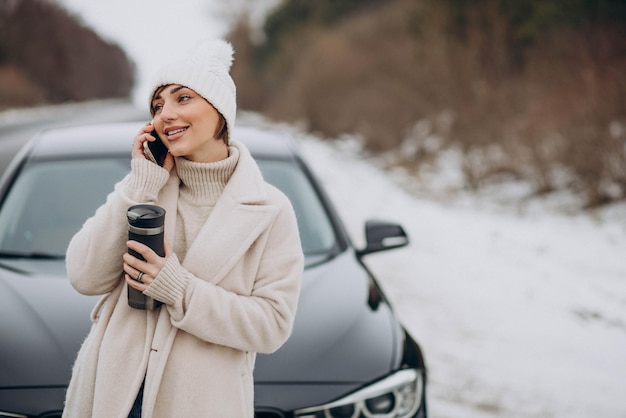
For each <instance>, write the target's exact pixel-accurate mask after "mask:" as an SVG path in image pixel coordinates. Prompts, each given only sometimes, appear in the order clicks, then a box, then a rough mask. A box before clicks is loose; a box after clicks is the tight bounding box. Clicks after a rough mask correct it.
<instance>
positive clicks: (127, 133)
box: [0, 123, 426, 418]
mask: <svg viewBox="0 0 626 418" xmlns="http://www.w3.org/2000/svg"><path fill="white" fill-rule="evenodd" d="M141 125H142V123H115V124H103V125H96V126H80V127H73V128H61V129H54V130H49V131H45V132H43V133H41V134H39V135H38V136H36V137H35V138H33V139H32V140H31V141H30V142H29V143H28V144H27V145H26V146H24V148H23V149H22V150H21V151H20V153H19V154H18V155H17V156H16V157H15V158H14V160H13V162H12V163H11V165H10V166H9V167H8V168H7V170H6V172H5V173H4V175H3V177H2V180H1V181H0V199H1V200H0V202H1V203H0V205H1V206H0V417H46V418H54V417H58V416H60V414H61V410H62V408H63V400H64V396H65V390H66V387H67V384H68V382H69V379H70V374H71V366H72V363H73V361H74V358H75V355H76V353H77V351H78V349H79V346H80V344H81V342H82V340H83V339H84V337H85V336H86V334H87V332H88V330H89V327H90V320H89V313H90V311H91V309H92V307H93V305H94V303H95V302H96V298H94V297H88V296H83V295H80V294H78V293H77V292H76V291H75V290H74V289H73V288H72V287H71V286H70V283H69V281H68V280H67V278H66V272H65V263H64V255H65V251H66V247H67V245H68V242H69V240H70V238H71V237H72V236H73V234H74V233H75V232H77V231H78V229H79V228H80V227H81V225H82V223H83V222H84V220H85V219H86V218H88V217H89V216H91V215H92V214H93V213H94V212H95V209H96V208H97V207H98V206H100V205H101V204H102V203H103V202H104V200H105V197H106V195H107V194H108V193H109V192H110V191H111V190H112V188H113V184H114V183H115V182H117V181H119V180H120V179H121V178H122V177H123V176H124V175H125V174H126V173H127V172H128V171H129V169H130V148H131V142H132V138H133V137H134V136H135V134H136V132H137V131H138V130H139V128H140V126H141ZM234 137H235V138H236V139H238V140H240V141H242V142H244V143H245V144H246V145H247V146H248V147H249V148H250V151H251V152H252V154H253V156H254V157H255V159H256V160H257V161H258V164H259V166H260V167H261V170H262V172H263V175H264V177H265V178H266V180H267V181H269V182H270V183H273V184H275V185H276V186H277V187H279V188H280V189H281V190H283V191H284V192H285V194H286V195H287V196H288V197H289V198H290V199H291V201H292V203H293V205H294V208H295V211H296V215H297V217H298V222H299V228H300V234H301V238H302V246H303V250H304V254H305V258H306V268H305V272H304V277H303V282H302V292H301V295H300V302H299V306H298V312H297V315H296V320H295V324H294V330H293V334H292V335H291V337H290V338H289V340H288V341H287V343H285V345H284V346H283V347H282V348H281V349H280V350H279V351H277V352H276V353H274V354H271V355H259V356H258V357H257V362H256V367H255V410H256V416H257V417H259V418H279V417H290V418H291V417H292V418H322V417H327V418H328V417H332V418H339V417H342V418H343V417H353V418H361V417H380V418H383V417H384V418H401V417H426V395H425V392H426V391H425V383H426V369H425V364H424V358H423V356H422V352H421V350H420V347H419V345H418V344H417V343H416V342H415V341H414V340H413V338H411V336H410V335H409V334H408V333H407V332H406V330H405V329H404V328H403V327H402V325H401V324H400V323H399V322H398V320H397V319H396V317H395V316H394V312H393V310H392V308H391V306H390V304H389V302H388V301H387V300H386V299H385V296H384V295H383V293H382V292H381V289H380V288H379V286H378V284H377V282H376V280H375V278H374V277H373V276H372V274H371V273H370V271H368V269H367V267H366V266H365V265H364V264H363V258H364V257H365V256H366V255H367V254H370V253H373V252H378V251H383V250H389V249H392V248H397V247H401V246H404V245H406V244H407V243H408V238H407V236H406V234H405V233H404V230H403V229H402V227H401V226H399V225H396V224H391V223H387V222H382V221H369V222H367V223H366V225H365V232H366V240H367V245H366V247H365V248H363V249H356V248H354V247H353V246H352V244H351V242H350V240H349V239H348V236H347V234H346V231H345V229H344V227H343V226H342V223H341V221H340V219H339V218H338V216H337V213H336V212H335V211H334V210H333V208H332V205H331V204H330V202H329V200H328V198H327V197H326V195H325V194H324V191H323V189H322V187H321V186H320V184H319V183H318V182H317V181H316V180H315V179H314V176H313V175H312V174H311V172H310V170H309V169H308V168H307V165H306V164H305V162H304V161H303V159H302V157H301V155H300V153H299V151H298V148H297V146H296V145H295V144H294V143H293V142H292V141H290V140H288V139H285V138H280V137H277V134H276V133H271V132H269V131H263V130H261V129H259V128H251V127H248V128H239V129H236V130H235V135H234Z"/></svg>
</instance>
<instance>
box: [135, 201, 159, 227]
mask: <svg viewBox="0 0 626 418" xmlns="http://www.w3.org/2000/svg"><path fill="white" fill-rule="evenodd" d="M126 216H127V217H128V223H129V224H131V225H132V226H134V227H137V228H156V227H159V226H162V225H163V221H164V218H165V209H163V208H162V207H160V206H157V205H150V204H141V205H134V206H131V207H130V208H128V212H126Z"/></svg>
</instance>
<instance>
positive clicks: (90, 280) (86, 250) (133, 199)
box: [65, 158, 169, 295]
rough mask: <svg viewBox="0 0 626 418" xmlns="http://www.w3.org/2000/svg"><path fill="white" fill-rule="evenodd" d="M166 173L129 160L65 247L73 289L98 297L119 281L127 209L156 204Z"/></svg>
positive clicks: (124, 242) (139, 160) (153, 165)
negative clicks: (127, 170) (123, 172)
mask: <svg viewBox="0 0 626 418" xmlns="http://www.w3.org/2000/svg"><path fill="white" fill-rule="evenodd" d="M168 178H169V173H168V172H167V170H164V169H163V168H161V167H159V166H157V165H156V164H153V163H151V162H149V161H147V160H143V159H137V158H135V159H133V160H132V161H131V172H130V173H129V174H128V176H126V177H125V178H124V179H123V180H122V181H121V182H119V183H118V184H116V185H115V188H114V190H113V192H112V193H110V194H109V196H107V200H106V202H105V203H104V204H103V205H102V206H100V207H99V208H98V210H96V213H95V215H94V216H92V217H91V218H89V219H88V220H87V221H86V222H85V223H84V224H83V226H82V228H81V230H80V231H78V232H77V233H76V235H74V237H73V238H72V240H71V241H70V244H69V246H68V248H67V254H66V258H65V259H66V267H67V274H68V277H69V279H70V282H71V283H72V286H74V288H75V289H76V290H77V291H78V292H80V293H82V294H86V295H101V294H105V293H108V292H110V291H111V290H113V289H114V288H115V286H116V285H117V284H118V283H119V281H120V279H121V278H122V271H123V268H122V266H123V260H122V255H123V254H124V253H125V252H126V251H127V248H126V241H127V240H128V227H127V221H126V211H127V209H128V208H129V207H130V206H132V205H135V204H138V203H149V202H156V199H157V195H158V192H159V190H160V189H161V188H162V187H163V185H164V184H165V183H166V182H167V179H168Z"/></svg>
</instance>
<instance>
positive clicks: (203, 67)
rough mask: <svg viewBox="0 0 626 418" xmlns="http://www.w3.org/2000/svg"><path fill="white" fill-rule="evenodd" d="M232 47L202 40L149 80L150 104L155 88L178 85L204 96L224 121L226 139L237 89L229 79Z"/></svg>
mask: <svg viewBox="0 0 626 418" xmlns="http://www.w3.org/2000/svg"><path fill="white" fill-rule="evenodd" d="M232 63H233V47H232V45H231V44H230V43H228V42H226V41H224V40H221V39H207V40H202V41H200V42H198V43H197V44H196V46H195V47H194V48H193V49H191V50H190V51H188V52H187V54H186V55H184V56H182V57H180V58H178V59H173V60H172V61H170V62H168V63H167V64H166V65H164V66H163V67H161V68H160V69H159V70H158V71H157V72H156V73H155V74H154V76H153V78H152V80H151V84H150V87H151V90H150V104H149V106H152V98H153V97H154V93H155V92H156V91H157V89H158V88H159V87H162V86H166V85H169V84H180V85H182V86H185V87H189V88H190V89H192V90H194V91H195V92H196V93H198V94H200V95H201V96H202V97H204V98H205V99H206V100H207V101H208V102H209V103H211V104H212V105H213V107H215V108H216V109H217V110H218V111H219V112H220V113H221V114H222V116H224V119H226V129H227V130H228V137H229V138H232V129H233V126H234V124H235V115H236V113H237V101H236V97H237V90H236V88H235V83H234V82H233V79H232V78H231V76H230V73H229V71H230V67H231V65H232Z"/></svg>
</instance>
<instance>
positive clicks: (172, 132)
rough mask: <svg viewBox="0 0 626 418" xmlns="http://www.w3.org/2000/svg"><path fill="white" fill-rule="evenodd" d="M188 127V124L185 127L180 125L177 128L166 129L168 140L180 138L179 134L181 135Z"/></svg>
mask: <svg viewBox="0 0 626 418" xmlns="http://www.w3.org/2000/svg"><path fill="white" fill-rule="evenodd" d="M188 128H189V127H188V126H186V127H183V128H178V127H177V128H171V129H166V130H165V136H167V139H168V140H171V139H176V138H178V137H179V136H181V134H182V133H183V132H185V131H186V130H187V129H188Z"/></svg>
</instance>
